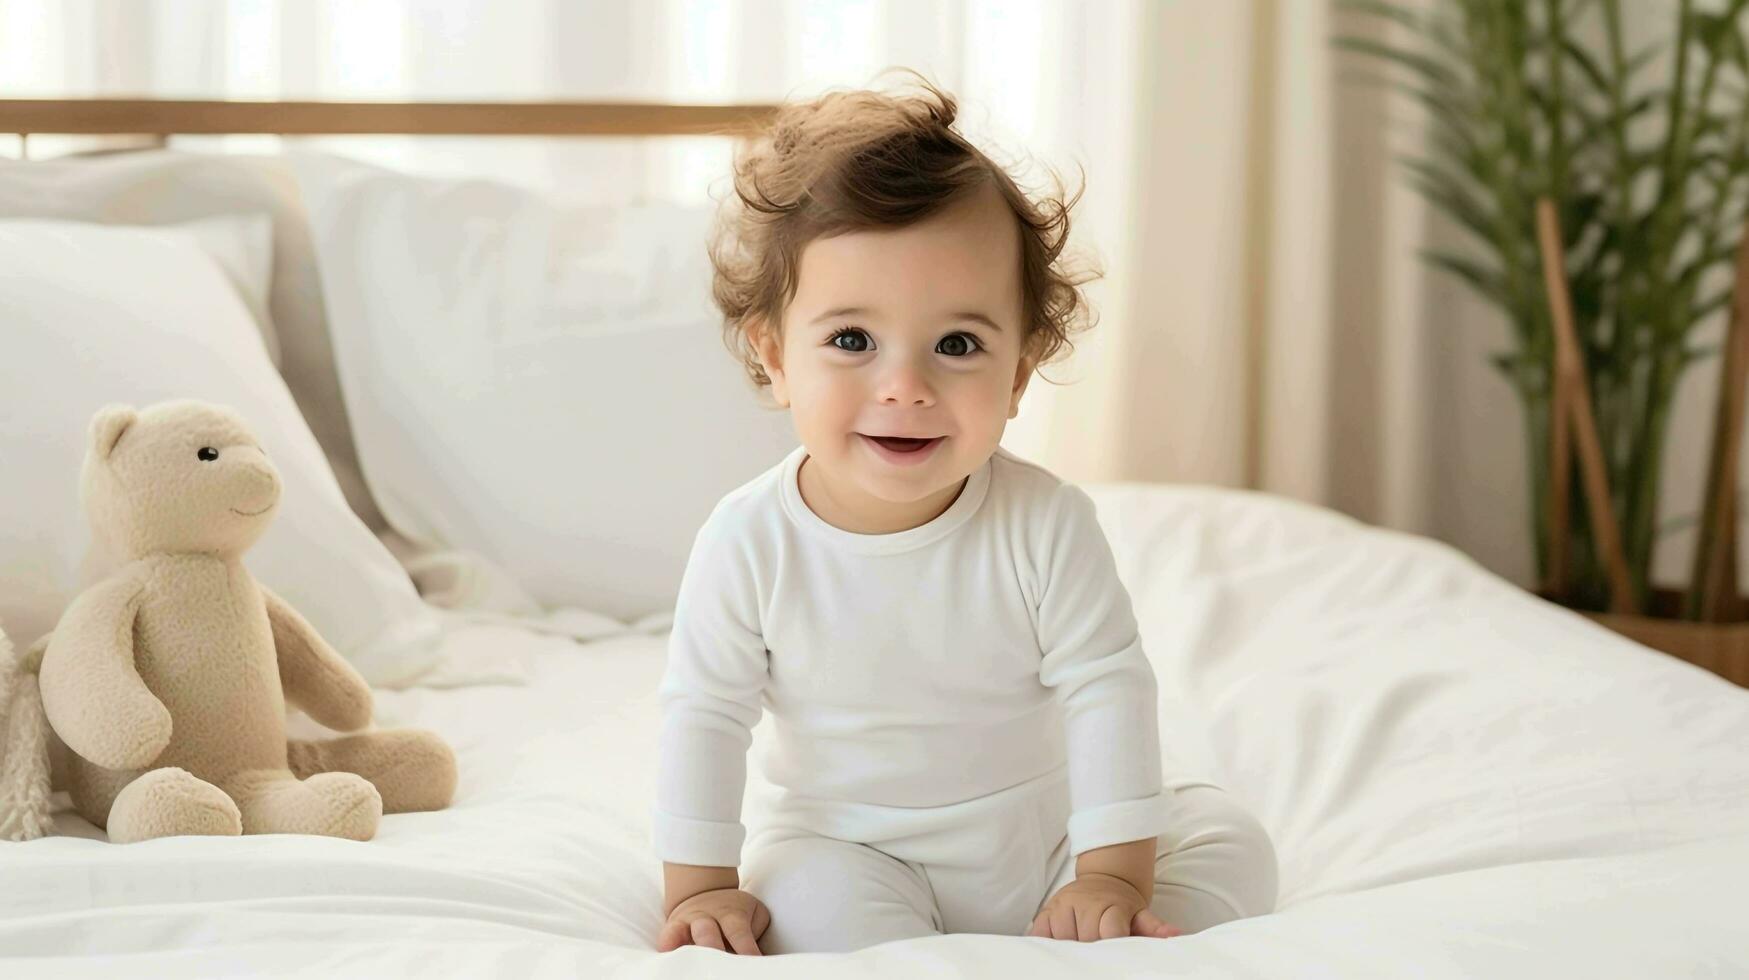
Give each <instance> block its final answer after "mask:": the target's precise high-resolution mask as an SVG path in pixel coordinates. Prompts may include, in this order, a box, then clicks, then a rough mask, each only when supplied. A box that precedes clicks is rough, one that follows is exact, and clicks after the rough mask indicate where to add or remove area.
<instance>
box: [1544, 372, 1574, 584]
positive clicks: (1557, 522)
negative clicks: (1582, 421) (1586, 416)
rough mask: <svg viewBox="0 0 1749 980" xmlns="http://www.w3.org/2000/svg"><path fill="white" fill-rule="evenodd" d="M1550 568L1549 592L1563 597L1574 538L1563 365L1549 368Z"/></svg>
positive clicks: (1569, 448) (1571, 453)
mask: <svg viewBox="0 0 1749 980" xmlns="http://www.w3.org/2000/svg"><path fill="white" fill-rule="evenodd" d="M1549 375H1550V376H1549V450H1550V455H1549V499H1548V510H1549V528H1548V536H1549V567H1548V582H1547V584H1548V595H1549V597H1550V598H1554V599H1560V598H1561V597H1562V596H1565V595H1566V594H1567V571H1568V568H1567V547H1568V545H1569V544H1570V543H1571V540H1572V537H1573V529H1572V523H1571V522H1572V515H1571V514H1570V513H1569V509H1570V506H1571V503H1572V499H1573V496H1572V494H1573V491H1572V485H1573V441H1572V438H1571V436H1570V434H1569V433H1570V431H1571V430H1570V427H1569V426H1568V424H1567V411H1568V409H1567V402H1568V401H1569V400H1570V398H1571V396H1570V394H1569V393H1568V391H1567V378H1566V375H1565V373H1564V372H1562V371H1561V368H1560V364H1559V362H1558V361H1557V362H1556V363H1554V364H1552V365H1550V371H1549Z"/></svg>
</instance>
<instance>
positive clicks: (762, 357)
mask: <svg viewBox="0 0 1749 980" xmlns="http://www.w3.org/2000/svg"><path fill="white" fill-rule="evenodd" d="M742 329H744V330H746V331H747V341H748V343H750V344H752V346H753V354H754V356H756V357H758V358H759V366H760V367H761V368H763V369H764V370H765V376H766V377H767V378H770V379H771V397H772V399H773V400H775V401H776V402H777V404H778V407H780V408H788V407H789V379H788V378H786V377H784V373H783V336H782V334H781V333H780V332H779V331H777V330H774V329H772V328H771V327H770V326H769V325H768V321H767V320H766V319H765V318H764V317H757V316H749V317H748V318H747V321H746V323H744V324H743V325H742Z"/></svg>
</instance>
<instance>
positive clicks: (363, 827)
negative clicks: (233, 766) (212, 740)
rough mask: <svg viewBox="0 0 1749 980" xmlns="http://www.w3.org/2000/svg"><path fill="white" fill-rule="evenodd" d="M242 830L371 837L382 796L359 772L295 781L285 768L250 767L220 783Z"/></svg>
mask: <svg viewBox="0 0 1749 980" xmlns="http://www.w3.org/2000/svg"><path fill="white" fill-rule="evenodd" d="M225 788H226V789H227V790H229V791H230V793H231V798H232V799H234V800H236V801H237V808H238V809H239V810H242V811H243V833H245V834H320V835H322V836H325V837H347V838H350V839H352V840H370V839H371V837H373V836H375V835H376V832H377V821H378V820H379V819H381V818H382V815H383V799H382V797H381V796H380V795H378V794H377V790H376V787H375V786H372V785H371V784H370V782H369V781H368V780H366V779H365V778H364V777H363V776H358V775H354V774H353V773H349V772H324V773H318V774H316V775H314V776H311V777H310V778H309V779H304V780H300V779H298V777H297V776H296V775H294V774H292V773H291V772H288V771H287V770H284V769H249V770H245V771H243V772H240V773H237V774H236V775H234V776H232V777H231V778H230V779H227V780H226V781H225Z"/></svg>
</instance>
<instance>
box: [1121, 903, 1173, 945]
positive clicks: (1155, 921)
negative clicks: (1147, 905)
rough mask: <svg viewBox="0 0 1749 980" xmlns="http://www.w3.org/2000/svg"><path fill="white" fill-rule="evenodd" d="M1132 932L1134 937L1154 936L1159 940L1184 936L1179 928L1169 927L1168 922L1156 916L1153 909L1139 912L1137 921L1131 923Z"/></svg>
mask: <svg viewBox="0 0 1749 980" xmlns="http://www.w3.org/2000/svg"><path fill="white" fill-rule="evenodd" d="M1130 932H1131V933H1132V934H1133V935H1137V936H1154V937H1156V938H1158V939H1171V938H1172V937H1173V936H1182V935H1183V934H1184V932H1183V930H1181V929H1179V928H1178V927H1177V926H1170V925H1167V924H1166V920H1164V919H1162V918H1160V917H1159V916H1157V915H1155V914H1154V910H1153V909H1143V910H1141V911H1140V912H1137V913H1136V917H1135V919H1133V920H1132V921H1131V922H1130Z"/></svg>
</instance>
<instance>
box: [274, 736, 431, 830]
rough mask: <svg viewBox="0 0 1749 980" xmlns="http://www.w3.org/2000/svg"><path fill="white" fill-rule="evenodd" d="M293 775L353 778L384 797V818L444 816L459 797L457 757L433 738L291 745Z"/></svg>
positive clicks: (358, 739) (355, 739)
mask: <svg viewBox="0 0 1749 980" xmlns="http://www.w3.org/2000/svg"><path fill="white" fill-rule="evenodd" d="M286 757H287V759H288V760H289V762H290V764H291V769H292V772H295V773H297V774H298V776H299V778H308V777H309V776H312V775H314V774H316V773H319V772H355V773H358V774H359V775H360V776H363V777H364V778H366V779H368V780H370V781H371V784H372V785H374V786H375V787H376V788H377V792H378V793H381V794H382V797H383V812H384V813H410V812H413V811H418V810H441V809H443V808H444V807H446V806H449V801H450V800H451V799H452V798H453V797H454V796H455V781H456V770H455V753H454V752H452V751H450V748H449V746H448V745H445V744H444V742H443V740H442V739H440V738H438V737H437V736H436V735H433V734H432V733H430V732H425V731H417V730H414V729H407V728H403V729H398V730H395V731H387V732H364V733H362V734H359V735H348V736H346V737H344V738H335V739H325V740H321V741H311V742H303V741H296V740H293V741H290V742H287V743H286Z"/></svg>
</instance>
